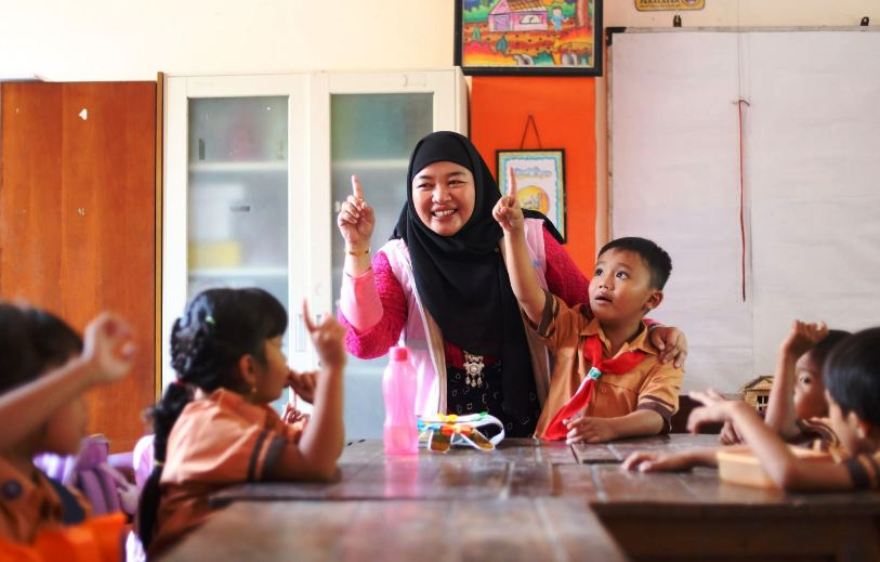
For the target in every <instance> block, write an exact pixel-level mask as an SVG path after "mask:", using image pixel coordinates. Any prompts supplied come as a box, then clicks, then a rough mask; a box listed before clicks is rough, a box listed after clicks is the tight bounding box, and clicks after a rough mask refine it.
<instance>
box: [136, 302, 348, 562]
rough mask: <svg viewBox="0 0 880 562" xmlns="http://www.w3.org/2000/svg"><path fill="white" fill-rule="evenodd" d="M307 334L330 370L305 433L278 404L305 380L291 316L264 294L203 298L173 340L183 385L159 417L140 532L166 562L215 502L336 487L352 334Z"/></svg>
mask: <svg viewBox="0 0 880 562" xmlns="http://www.w3.org/2000/svg"><path fill="white" fill-rule="evenodd" d="M303 316H304V318H305V323H306V328H307V329H308V331H309V333H310V334H311V338H312V342H313V344H314V345H315V348H316V349H317V351H318V355H319V357H320V360H321V366H322V372H320V373H319V374H318V376H317V377H316V380H315V382H314V390H313V394H314V411H313V413H312V415H311V417H310V419H309V421H308V423H306V424H305V427H304V428H303V427H302V426H301V425H300V424H296V425H288V424H286V423H285V422H284V421H282V419H281V418H280V417H279V415H278V413H277V412H275V411H274V410H273V409H272V408H271V407H270V406H269V404H270V403H271V402H272V401H274V400H276V399H277V398H278V397H279V396H280V395H281V392H282V390H283V389H284V388H285V387H287V386H289V385H291V384H294V381H293V380H292V379H293V378H296V377H297V374H296V373H292V372H291V371H290V369H289V368H288V366H287V359H286V357H285V356H284V353H283V352H282V349H281V346H282V338H283V336H284V332H285V331H286V329H287V313H286V311H285V310H284V307H283V306H282V305H281V303H280V302H278V300H277V299H275V298H274V297H273V296H271V295H270V294H269V293H267V292H266V291H263V290H262V289H255V288H252V289H210V290H207V291H204V292H202V293H200V294H198V295H196V296H195V297H194V298H193V299H192V301H190V303H189V304H188V305H187V307H186V310H185V311H184V313H183V316H181V317H180V318H178V319H177V320H176V321H175V322H174V326H173V328H172V332H171V356H172V366H173V367H174V370H175V371H176V372H177V381H176V382H175V383H173V384H171V385H170V386H169V387H168V389H167V390H166V391H165V394H164V396H163V397H162V400H161V401H160V402H159V403H158V404H157V405H156V407H155V408H154V412H153V419H154V427H155V441H154V450H155V461H156V468H155V469H154V471H153V474H152V475H151V476H150V478H149V480H148V481H147V483H146V485H145V487H144V492H143V494H142V496H141V506H140V513H139V522H138V528H139V532H140V536H141V540H142V541H143V543H144V545H145V546H146V547H147V549H148V550H147V552H148V554H149V555H150V556H156V555H158V554H159V553H161V552H163V551H165V550H166V549H167V548H168V547H169V546H171V545H172V544H174V543H176V542H177V541H179V540H180V539H181V538H183V536H184V535H185V534H186V533H188V532H189V531H191V530H192V529H194V528H195V527H197V526H198V525H200V524H201V523H203V522H204V521H205V520H206V518H207V517H208V516H209V515H210V513H211V509H210V507H209V505H208V498H209V496H210V495H211V494H213V493H216V492H217V491H218V490H220V489H222V488H224V487H226V486H229V485H232V484H237V483H243V482H258V481H271V480H276V481H278V480H326V479H328V478H330V477H332V476H333V475H334V474H335V471H336V459H337V458H338V457H339V455H340V454H341V452H342V448H343V439H344V427H343V422H342V384H343V381H342V372H343V368H344V366H345V362H346V355H345V349H344V346H343V339H344V336H345V330H344V328H343V327H342V326H341V325H340V324H339V323H338V322H337V321H336V320H335V319H334V318H333V317H331V316H327V317H326V319H325V320H324V321H322V322H321V323H319V324H315V323H313V322H312V320H311V318H310V317H309V314H308V310H307V308H306V306H305V304H303Z"/></svg>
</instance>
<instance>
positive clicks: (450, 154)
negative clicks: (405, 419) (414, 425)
mask: <svg viewBox="0 0 880 562" xmlns="http://www.w3.org/2000/svg"><path fill="white" fill-rule="evenodd" d="M407 180H408V181H407V185H408V186H409V187H408V192H407V203H406V205H404V208H403V209H402V211H401V214H400V218H399V220H398V223H397V226H396V228H395V230H394V234H393V235H392V237H391V240H389V241H388V242H386V243H385V245H384V246H382V248H381V249H380V250H379V251H378V252H377V253H376V256H375V257H374V258H373V259H372V261H371V260H370V257H369V245H370V237H371V235H372V231H373V225H374V222H375V221H374V215H373V210H372V208H371V207H370V206H369V205H368V204H367V202H366V200H365V198H364V191H363V188H362V187H361V185H360V182H359V181H358V180H357V178H352V183H353V194H352V195H351V196H350V197H349V198H348V200H347V201H346V202H345V203H344V204H343V205H342V208H341V210H340V213H339V216H338V218H337V225H338V226H339V229H340V231H341V232H342V235H343V237H344V238H345V241H346V258H345V269H344V274H343V281H342V295H341V301H340V319H341V320H342V322H343V323H344V324H346V325H347V326H348V327H349V331H348V336H347V339H346V346H347V348H348V350H349V352H351V353H353V354H354V355H356V356H358V357H362V358H370V357H378V356H380V355H383V354H385V353H386V352H387V351H388V348H389V347H390V346H391V345H394V344H395V343H396V342H397V341H398V340H399V339H403V340H404V342H405V344H406V345H407V346H408V347H409V348H410V351H411V356H412V358H413V363H414V365H415V367H416V369H417V372H418V374H419V392H418V397H417V404H416V408H417V412H418V413H420V414H423V415H432V414H436V413H437V412H443V413H455V414H468V413H476V412H482V411H488V412H489V413H490V414H492V415H494V416H496V417H498V418H499V419H501V420H502V422H503V423H504V425H505V431H506V433H507V435H509V436H528V435H531V434H532V433H533V432H534V429H535V424H536V422H537V418H538V415H539V413H540V407H541V404H542V403H543V400H544V397H545V396H546V392H547V388H548V386H549V371H548V361H547V355H546V351H545V349H544V346H543V344H542V343H541V342H540V341H539V340H538V339H537V338H535V337H534V334H532V333H531V331H529V330H526V329H525V327H524V324H523V320H522V316H521V314H520V312H519V307H518V305H517V303H516V299H515V297H514V295H513V292H512V289H511V286H510V279H509V277H508V275H507V269H506V268H505V266H504V262H503V260H502V258H501V254H500V252H499V243H500V240H501V237H502V231H501V228H500V227H499V226H498V223H497V222H495V220H494V218H493V217H492V207H493V206H494V205H495V202H496V201H498V199H499V198H500V197H501V193H500V192H499V190H498V186H497V184H496V183H495V179H494V178H493V177H492V174H491V173H490V171H489V169H488V167H487V166H486V164H485V162H484V161H483V159H482V157H481V156H480V155H479V153H478V152H477V150H476V149H475V148H474V146H473V144H471V142H470V141H469V140H468V139H467V138H465V137H463V136H461V135H459V134H457V133H452V132H437V133H432V134H430V135H428V136H427V137H425V138H423V139H422V140H421V141H419V143H418V144H417V145H416V147H415V149H414V151H413V154H412V156H411V159H410V163H409V171H408V176H407ZM526 231H527V239H528V241H529V251H530V252H531V256H532V258H533V259H532V262H533V263H534V267H535V273H536V274H537V276H538V278H539V279H540V282H541V284H542V285H543V286H544V287H547V288H549V290H550V291H552V292H553V293H555V294H557V295H559V296H560V297H561V298H563V299H564V300H565V301H566V302H569V303H578V302H585V301H586V298H587V279H586V278H585V277H584V275H583V274H582V273H581V272H580V271H579V270H578V269H577V267H576V266H575V265H574V263H573V261H572V260H571V258H569V256H568V254H566V252H565V250H563V249H562V247H561V245H560V243H559V241H558V239H557V238H556V237H555V235H556V233H555V229H553V227H552V225H549V223H547V222H546V221H545V219H544V217H543V215H540V214H538V213H534V214H531V215H530V218H528V220H527V221H526ZM401 336H402V337H401Z"/></svg>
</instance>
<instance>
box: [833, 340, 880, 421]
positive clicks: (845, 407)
mask: <svg viewBox="0 0 880 562" xmlns="http://www.w3.org/2000/svg"><path fill="white" fill-rule="evenodd" d="M822 378H823V379H824V381H825V388H826V389H827V390H828V392H829V393H830V394H831V397H832V398H833V399H834V401H835V402H837V405H838V406H840V409H841V410H842V411H843V413H844V414H846V413H849V412H855V413H856V415H857V416H858V417H859V419H861V420H862V421H865V422H868V423H870V424H872V425H876V426H880V327H877V328H869V329H867V330H862V331H861V332H857V333H855V334H853V335H851V336H850V337H848V338H846V339H844V340H843V341H842V342H840V343H839V344H838V345H836V346H834V349H833V350H832V351H831V353H830V354H829V355H828V359H826V361H825V366H824V369H823V376H822Z"/></svg>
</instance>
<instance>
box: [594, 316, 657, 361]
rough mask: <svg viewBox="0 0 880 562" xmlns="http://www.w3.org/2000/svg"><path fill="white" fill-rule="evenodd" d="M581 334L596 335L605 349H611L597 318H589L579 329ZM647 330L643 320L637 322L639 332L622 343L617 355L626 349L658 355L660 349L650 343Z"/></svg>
mask: <svg viewBox="0 0 880 562" xmlns="http://www.w3.org/2000/svg"><path fill="white" fill-rule="evenodd" d="M580 335H582V336H593V335H598V336H599V339H600V340H601V341H602V346H603V347H604V348H605V350H606V351H607V350H609V349H611V342H610V341H609V340H608V337H607V336H606V335H605V330H604V329H603V328H602V323H601V322H600V321H599V319H598V318H595V317H594V318H593V319H592V320H590V323H589V324H587V326H586V327H585V328H584V329H583V330H581V334H580ZM648 335H649V330H648V325H647V324H645V321H644V320H641V321H640V322H639V332H638V333H637V334H636V336H635V337H634V338H633V339H632V340H630V341H628V342H626V343H624V344H623V346H621V348H620V350H619V351H618V352H617V355H619V354H621V353H624V352H626V351H643V352H645V353H647V354H648V355H659V354H660V350H658V349H657V348H656V347H655V346H654V344H652V343H651V338H649V337H648Z"/></svg>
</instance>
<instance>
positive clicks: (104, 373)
mask: <svg viewBox="0 0 880 562" xmlns="http://www.w3.org/2000/svg"><path fill="white" fill-rule="evenodd" d="M84 336H85V337H84V338H83V353H82V359H83V361H85V362H86V363H87V364H88V365H89V368H90V369H89V370H90V372H91V374H92V378H93V382H94V383H96V384H99V383H105V382H111V381H115V380H117V379H120V378H122V377H124V376H125V375H126V374H128V372H129V371H130V370H131V368H132V366H134V353H135V344H134V339H133V334H132V331H131V328H130V327H129V325H128V324H127V323H126V322H125V321H124V320H123V319H122V318H121V317H119V316H117V315H115V314H112V313H109V312H102V313H101V314H99V315H98V316H97V317H96V318H95V319H94V320H92V321H91V322H89V325H88V326H86V330H85V334H84Z"/></svg>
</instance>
